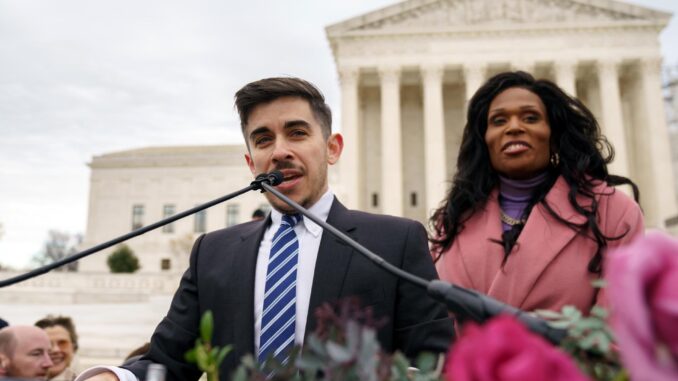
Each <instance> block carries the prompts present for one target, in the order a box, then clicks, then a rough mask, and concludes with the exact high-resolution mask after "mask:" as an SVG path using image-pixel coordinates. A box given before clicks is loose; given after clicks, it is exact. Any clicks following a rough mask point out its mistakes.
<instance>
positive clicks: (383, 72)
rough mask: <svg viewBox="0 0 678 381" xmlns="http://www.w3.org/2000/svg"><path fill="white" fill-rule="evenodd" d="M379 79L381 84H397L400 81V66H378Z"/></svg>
mask: <svg viewBox="0 0 678 381" xmlns="http://www.w3.org/2000/svg"><path fill="white" fill-rule="evenodd" d="M377 70H378V71H379V78H381V82H382V83H383V82H398V81H399V80H400V66H395V65H384V66H379V67H378V69H377Z"/></svg>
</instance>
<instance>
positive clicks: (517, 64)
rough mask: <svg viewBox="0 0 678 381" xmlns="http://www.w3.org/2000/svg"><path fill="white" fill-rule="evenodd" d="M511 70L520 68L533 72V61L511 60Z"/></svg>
mask: <svg viewBox="0 0 678 381" xmlns="http://www.w3.org/2000/svg"><path fill="white" fill-rule="evenodd" d="M511 70H515V71H517V70H520V71H525V72H528V73H530V74H533V73H534V62H533V61H514V62H511Z"/></svg>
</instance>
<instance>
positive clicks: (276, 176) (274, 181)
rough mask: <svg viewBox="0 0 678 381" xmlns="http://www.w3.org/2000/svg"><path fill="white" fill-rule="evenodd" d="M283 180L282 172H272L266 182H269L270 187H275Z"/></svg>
mask: <svg viewBox="0 0 678 381" xmlns="http://www.w3.org/2000/svg"><path fill="white" fill-rule="evenodd" d="M284 178H285V177H284V176H283V174H282V172H280V171H273V172H271V173H269V174H268V181H269V182H270V184H271V186H276V185H278V184H280V183H282V182H283V180H284Z"/></svg>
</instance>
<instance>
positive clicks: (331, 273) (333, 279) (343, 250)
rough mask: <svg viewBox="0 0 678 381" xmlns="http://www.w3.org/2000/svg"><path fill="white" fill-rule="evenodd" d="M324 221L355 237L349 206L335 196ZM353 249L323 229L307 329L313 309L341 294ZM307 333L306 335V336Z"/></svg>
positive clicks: (312, 323) (312, 321)
mask: <svg viewBox="0 0 678 381" xmlns="http://www.w3.org/2000/svg"><path fill="white" fill-rule="evenodd" d="M327 223H328V224H330V225H332V226H334V227H335V228H337V229H339V230H340V231H342V232H343V233H345V234H347V235H348V236H350V237H351V238H353V239H354V240H356V241H357V239H356V237H355V229H356V227H355V224H353V223H351V218H350V217H349V212H348V209H346V207H345V206H344V205H342V204H341V203H340V202H339V200H337V199H336V198H335V199H334V202H333V203H332V207H331V209H330V214H329V215H328V217H327ZM352 251H353V249H352V248H351V247H350V246H348V245H346V244H345V243H343V242H342V241H341V240H339V238H337V237H335V236H334V235H333V234H332V233H330V232H327V231H323V233H322V238H321V240H320V247H319V249H318V258H317V260H316V263H315V274H314V275H313V286H312V288H311V299H310V301H309V306H308V315H307V318H306V332H307V333H308V332H313V330H315V326H316V318H315V310H316V309H317V308H318V307H320V305H321V304H322V303H324V302H326V301H328V300H336V299H338V298H339V297H340V296H341V290H342V289H343V285H344V279H345V277H346V272H347V271H348V268H349V265H350V263H351V258H352V257H353V255H354V254H353V253H352ZM307 336H308V335H307Z"/></svg>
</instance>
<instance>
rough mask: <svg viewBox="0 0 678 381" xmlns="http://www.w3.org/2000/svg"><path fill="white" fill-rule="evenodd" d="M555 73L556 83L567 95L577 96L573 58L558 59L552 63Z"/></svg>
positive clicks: (575, 70)
mask: <svg viewBox="0 0 678 381" xmlns="http://www.w3.org/2000/svg"><path fill="white" fill-rule="evenodd" d="M553 67H554V69H555V74H556V84H558V86H560V88H561V89H563V91H565V92H566V93H567V94H568V95H570V96H573V97H576V96H577V62H576V61H573V60H559V61H557V62H556V63H555V64H554V65H553Z"/></svg>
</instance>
